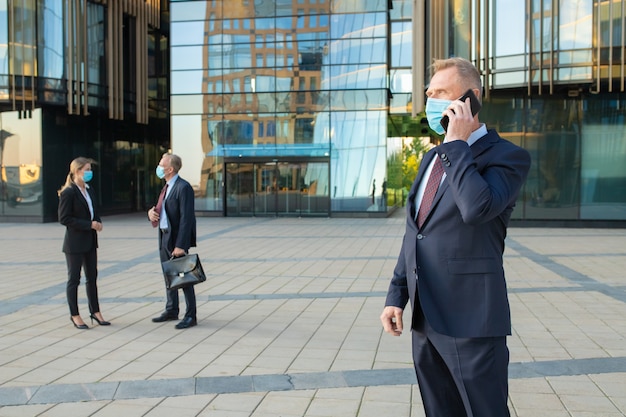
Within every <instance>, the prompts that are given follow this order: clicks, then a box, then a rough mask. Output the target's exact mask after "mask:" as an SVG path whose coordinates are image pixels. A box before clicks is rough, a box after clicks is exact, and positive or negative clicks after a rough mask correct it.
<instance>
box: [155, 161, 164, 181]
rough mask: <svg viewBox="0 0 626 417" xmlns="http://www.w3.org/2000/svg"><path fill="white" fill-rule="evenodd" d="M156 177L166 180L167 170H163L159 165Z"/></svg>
mask: <svg viewBox="0 0 626 417" xmlns="http://www.w3.org/2000/svg"><path fill="white" fill-rule="evenodd" d="M156 176H157V177H159V179H161V180H162V179H163V178H165V168H163V167H162V166H161V165H157V167H156Z"/></svg>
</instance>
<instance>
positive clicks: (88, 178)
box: [83, 171, 93, 182]
mask: <svg viewBox="0 0 626 417" xmlns="http://www.w3.org/2000/svg"><path fill="white" fill-rule="evenodd" d="M92 178H93V171H85V172H83V181H85V182H89V181H91V179H92Z"/></svg>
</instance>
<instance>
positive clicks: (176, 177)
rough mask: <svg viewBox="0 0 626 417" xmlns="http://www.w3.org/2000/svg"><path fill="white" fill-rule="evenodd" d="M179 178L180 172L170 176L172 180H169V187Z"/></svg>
mask: <svg viewBox="0 0 626 417" xmlns="http://www.w3.org/2000/svg"><path fill="white" fill-rule="evenodd" d="M177 179H178V174H174V176H173V177H172V178H170V180H169V181H168V182H167V187H168V188H169V187H171V186H172V185H174V183H175V182H176V180H177Z"/></svg>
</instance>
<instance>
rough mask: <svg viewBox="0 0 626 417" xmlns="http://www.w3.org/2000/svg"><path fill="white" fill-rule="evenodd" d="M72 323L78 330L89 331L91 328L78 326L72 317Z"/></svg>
mask: <svg viewBox="0 0 626 417" xmlns="http://www.w3.org/2000/svg"><path fill="white" fill-rule="evenodd" d="M70 321H71V322H72V324H73V325H74V327H76V328H77V329H78V330H87V329H88V328H89V326H87V325H86V324H84V323H83V324H76V322H75V321H74V319H73V318H71V317H70Z"/></svg>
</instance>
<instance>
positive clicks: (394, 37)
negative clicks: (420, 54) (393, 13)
mask: <svg viewBox="0 0 626 417" xmlns="http://www.w3.org/2000/svg"><path fill="white" fill-rule="evenodd" d="M412 28H413V24H412V22H410V21H407V22H393V23H392V24H391V66H392V67H411V66H412V59H413V41H412V36H413V29H412Z"/></svg>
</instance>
